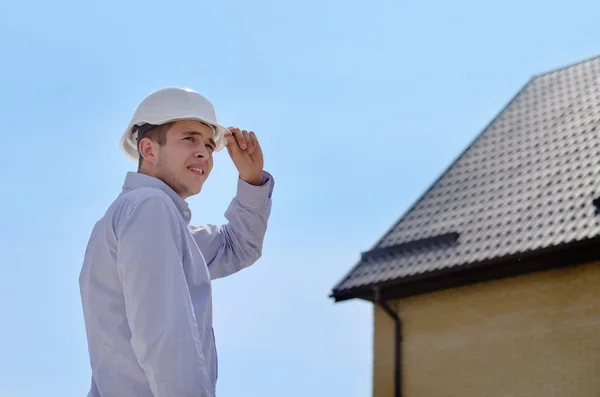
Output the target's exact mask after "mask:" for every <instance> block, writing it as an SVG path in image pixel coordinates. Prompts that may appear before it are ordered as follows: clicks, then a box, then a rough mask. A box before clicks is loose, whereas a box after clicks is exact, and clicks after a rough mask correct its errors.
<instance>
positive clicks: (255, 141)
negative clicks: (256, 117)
mask: <svg viewBox="0 0 600 397" xmlns="http://www.w3.org/2000/svg"><path fill="white" fill-rule="evenodd" d="M249 135H250V142H252V146H253V147H254V149H253V150H252V151H253V152H255V151H257V150H260V143H258V138H257V137H256V134H255V133H254V131H250V134H249Z"/></svg>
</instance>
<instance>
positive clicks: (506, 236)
mask: <svg viewBox="0 0 600 397" xmlns="http://www.w3.org/2000/svg"><path fill="white" fill-rule="evenodd" d="M599 125H600V58H594V59H590V60H586V61H583V62H580V63H577V64H574V65H570V66H568V67H565V68H562V69H559V70H555V71H552V72H549V73H546V74H543V75H539V76H534V77H533V78H532V79H531V80H530V81H529V82H528V83H527V84H526V85H525V87H524V88H523V89H522V90H521V91H520V92H519V93H518V94H517V95H516V96H515V97H514V98H513V99H512V100H511V101H510V103H509V104H508V105H507V106H506V107H505V108H504V109H503V110H502V111H501V112H500V113H499V114H498V116H497V117H496V118H495V119H494V120H493V121H492V122H491V123H490V124H489V125H488V126H487V128H485V129H484V130H483V131H482V133H481V134H480V135H479V136H478V137H477V138H476V139H475V140H474V141H473V143H472V144H471V145H470V146H469V147H468V148H467V149H466V150H465V151H464V152H463V153H462V154H461V155H460V156H459V157H458V158H457V160H456V161H455V162H454V163H453V164H452V165H451V166H450V167H449V168H448V169H447V170H446V171H445V172H444V173H443V174H442V176H441V177H440V178H439V179H438V180H437V181H436V182H435V183H434V184H433V185H432V186H431V187H430V188H429V190H427V191H426V192H425V194H424V195H423V196H422V197H421V198H420V199H419V200H418V201H417V202H416V203H415V204H414V205H413V206H412V207H411V208H410V209H409V210H408V211H407V212H406V213H405V214H404V215H403V216H402V217H401V218H400V219H399V220H398V221H397V223H396V224H395V225H394V226H393V227H392V228H391V229H390V230H389V231H388V232H387V233H386V234H385V235H384V236H383V237H382V238H381V240H380V241H379V242H377V243H376V244H375V246H374V248H373V249H371V250H370V251H368V252H366V253H364V254H363V255H362V258H361V259H360V260H359V262H358V263H357V264H356V265H355V266H354V267H353V268H352V270H351V271H350V272H349V273H348V274H347V276H346V277H344V279H343V280H342V281H341V282H340V283H338V284H337V285H336V286H335V287H334V289H333V296H335V295H336V294H341V293H344V292H345V291H350V290H352V289H356V288H361V287H365V286H373V285H377V284H379V283H384V282H389V281H391V280H399V279H402V278H406V277H410V276H414V275H418V274H420V275H423V274H427V273H435V272H437V271H440V270H442V269H448V268H455V267H461V266H468V265H469V264H471V263H476V262H482V261H486V260H490V259H495V258H501V257H506V256H512V255H518V254H521V253H526V252H531V251H536V250H541V249H544V248H549V247H556V246H558V245H563V244H568V243H571V242H575V241H580V240H584V239H587V238H592V237H595V236H598V235H600V219H599V218H598V217H597V216H596V213H595V212H596V207H595V205H594V203H593V200H594V199H595V198H596V197H597V196H598V195H599V194H600V185H598V183H599V181H600V126H599Z"/></svg>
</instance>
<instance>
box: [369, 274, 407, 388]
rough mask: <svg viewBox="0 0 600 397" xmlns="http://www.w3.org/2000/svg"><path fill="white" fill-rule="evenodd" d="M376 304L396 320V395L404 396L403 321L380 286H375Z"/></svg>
mask: <svg viewBox="0 0 600 397" xmlns="http://www.w3.org/2000/svg"><path fill="white" fill-rule="evenodd" d="M373 292H374V295H375V304H376V305H378V306H379V307H381V308H382V309H383V311H385V312H386V313H387V314H388V315H389V316H390V317H391V318H392V320H394V397H402V354H401V353H402V321H401V320H400V316H398V313H397V312H395V311H394V310H393V309H392V308H391V307H390V306H389V305H388V304H387V302H386V301H384V300H382V299H381V292H380V290H379V287H377V286H375V287H373Z"/></svg>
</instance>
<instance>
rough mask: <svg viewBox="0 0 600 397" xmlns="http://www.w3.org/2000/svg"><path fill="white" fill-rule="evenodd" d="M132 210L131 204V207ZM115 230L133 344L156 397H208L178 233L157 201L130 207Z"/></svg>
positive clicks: (169, 213)
mask: <svg viewBox="0 0 600 397" xmlns="http://www.w3.org/2000/svg"><path fill="white" fill-rule="evenodd" d="M132 206H133V205H132ZM119 226H120V227H119V230H117V235H118V245H117V247H118V250H117V270H118V274H119V278H120V280H121V282H122V285H123V293H124V297H125V310H126V313H127V321H128V324H129V327H130V329H131V346H132V348H133V351H134V352H135V355H136V356H137V359H138V361H139V363H140V365H141V367H142V368H143V369H144V371H145V373H146V377H147V378H148V382H149V384H150V388H151V390H152V393H153V394H154V396H156V397H184V396H202V397H210V396H212V394H211V393H210V392H209V390H210V383H209V380H208V373H207V371H206V366H205V362H204V358H203V356H202V349H201V339H200V335H199V331H198V327H197V321H203V319H196V318H195V314H194V310H193V306H192V302H191V298H190V294H189V291H188V286H187V283H186V280H185V274H184V271H183V263H182V261H183V255H182V249H183V248H182V247H183V245H182V235H181V230H180V229H179V228H178V227H177V223H176V218H175V215H174V210H173V208H171V207H170V206H169V205H168V204H167V202H166V201H165V200H164V199H163V198H161V197H152V198H148V199H145V200H143V201H142V202H140V203H139V204H136V205H135V206H133V207H132V209H131V211H130V213H129V215H128V216H127V217H126V218H125V219H124V220H123V221H122V222H121V224H120V225H119Z"/></svg>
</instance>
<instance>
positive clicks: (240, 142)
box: [233, 128, 248, 150]
mask: <svg viewBox="0 0 600 397" xmlns="http://www.w3.org/2000/svg"><path fill="white" fill-rule="evenodd" d="M233 136H235V139H236V140H237V143H238V145H239V146H240V148H242V150H246V148H248V144H247V143H246V139H245V138H244V134H243V133H242V131H240V129H239V128H234V129H233Z"/></svg>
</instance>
